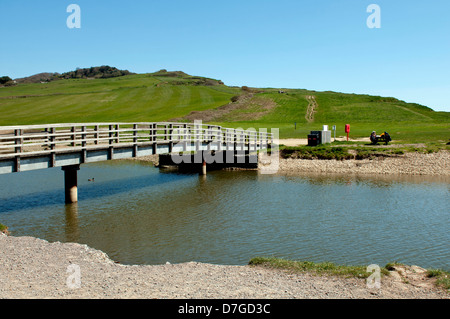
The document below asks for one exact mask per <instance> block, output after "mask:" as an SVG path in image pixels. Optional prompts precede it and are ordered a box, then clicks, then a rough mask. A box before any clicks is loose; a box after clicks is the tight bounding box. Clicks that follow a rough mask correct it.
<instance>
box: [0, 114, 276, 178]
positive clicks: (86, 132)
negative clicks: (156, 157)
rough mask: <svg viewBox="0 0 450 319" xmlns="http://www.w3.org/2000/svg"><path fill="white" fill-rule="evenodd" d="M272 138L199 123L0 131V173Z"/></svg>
mask: <svg viewBox="0 0 450 319" xmlns="http://www.w3.org/2000/svg"><path fill="white" fill-rule="evenodd" d="M272 142H273V134H271V133H267V132H265V131H260V132H257V131H256V130H240V129H230V128H222V127H220V126H214V125H207V124H201V123H169V122H151V123H82V124H48V125H28V126H3V127H0V174H7V173H13V172H20V171H28V170H34V169H44V168H50V167H60V166H69V165H77V164H83V163H90V162H98V161H105V160H113V159H126V158H133V157H140V156H147V155H153V154H167V153H177V152H191V151H221V150H234V151H256V150H259V149H264V148H267V147H268V145H270V144H272Z"/></svg>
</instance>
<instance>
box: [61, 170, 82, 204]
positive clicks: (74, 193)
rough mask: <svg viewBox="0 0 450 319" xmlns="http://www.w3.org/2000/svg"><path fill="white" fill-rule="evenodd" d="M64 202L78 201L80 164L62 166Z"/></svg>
mask: <svg viewBox="0 0 450 319" xmlns="http://www.w3.org/2000/svg"><path fill="white" fill-rule="evenodd" d="M62 170H63V171H64V189H65V199H66V204H72V203H76V202H78V176H77V175H78V171H79V170H80V165H69V166H63V167H62Z"/></svg>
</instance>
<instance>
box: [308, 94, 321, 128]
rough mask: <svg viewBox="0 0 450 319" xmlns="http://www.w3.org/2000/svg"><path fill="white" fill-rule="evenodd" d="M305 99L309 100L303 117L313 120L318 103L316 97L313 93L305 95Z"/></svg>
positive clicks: (309, 120)
mask: <svg viewBox="0 0 450 319" xmlns="http://www.w3.org/2000/svg"><path fill="white" fill-rule="evenodd" d="M305 98H306V100H307V101H308V102H309V104H308V108H307V109H306V115H305V118H306V120H307V121H308V122H313V121H314V113H316V112H317V108H318V107H319V105H318V104H317V101H316V97H315V96H313V95H307V96H306V97H305Z"/></svg>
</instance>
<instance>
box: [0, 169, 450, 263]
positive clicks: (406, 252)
mask: <svg viewBox="0 0 450 319" xmlns="http://www.w3.org/2000/svg"><path fill="white" fill-rule="evenodd" d="M92 177H94V178H95V182H90V181H88V179H90V178H92ZM78 178H79V188H78V191H79V202H78V203H77V204H73V205H64V190H63V185H64V183H63V179H64V178H63V172H62V171H61V169H58V168H55V169H47V170H40V171H32V172H23V173H18V174H7V175H0V223H3V224H5V225H7V226H9V229H10V231H11V232H12V234H13V235H15V236H34V237H39V238H42V239H46V240H48V241H51V242H53V241H61V242H78V243H83V244H87V245H89V246H90V247H93V248H96V249H100V250H102V251H104V252H106V253H107V254H108V255H109V256H110V257H111V258H112V259H113V260H115V261H118V262H120V263H123V264H163V263H166V262H167V261H169V262H171V263H181V262H188V261H199V262H207V263H215V264H235V265H242V264H247V263H248V261H249V260H250V259H251V258H253V257H256V256H275V257H282V258H288V259H296V260H309V261H315V262H321V261H330V262H334V263H338V264H351V265H356V264H357V265H369V264H379V265H380V266H384V265H385V264H386V263H388V262H393V261H398V262H403V263H406V264H415V265H419V266H422V267H426V268H441V269H445V270H450V245H449V242H450V235H449V225H450V214H449V207H450V205H449V204H450V203H449V198H450V197H449V192H450V183H449V180H448V178H447V179H445V178H444V179H436V178H433V179H431V178H426V177H415V178H413V177H403V178H400V177H397V178H394V177H389V178H387V177H356V176H312V175H309V176H307V175H283V174H277V175H261V174H259V173H258V172H257V171H215V172H209V173H208V175H207V176H206V177H202V176H199V175H197V174H177V173H167V172H166V173H164V172H160V171H159V169H157V168H155V167H153V166H152V165H149V164H142V163H138V162H133V161H114V162H104V163H98V164H87V165H83V166H82V167H81V170H80V171H79V172H78Z"/></svg>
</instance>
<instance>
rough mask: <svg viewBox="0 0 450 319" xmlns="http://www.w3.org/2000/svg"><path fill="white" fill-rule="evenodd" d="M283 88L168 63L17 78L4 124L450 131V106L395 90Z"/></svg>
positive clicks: (2, 103)
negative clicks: (228, 80) (105, 73)
mask: <svg viewBox="0 0 450 319" xmlns="http://www.w3.org/2000/svg"><path fill="white" fill-rule="evenodd" d="M283 91H284V92H283V93H280V90H279V89H270V88H267V89H251V88H246V87H243V88H238V87H229V86H226V85H224V84H223V83H222V82H221V81H218V80H214V79H208V78H203V77H195V76H190V75H188V74H185V73H183V72H180V71H177V72H167V71H165V70H161V71H158V72H156V73H150V74H135V75H126V76H120V77H115V78H109V79H65V80H58V81H53V82H48V83H29V84H18V85H16V86H10V87H0V125H19V124H45V123H65V122H72V123H74V122H108V121H113V122H118V121H122V122H127V121H129V122H137V121H141V122H144V121H148V122H151V121H167V120H171V121H192V120H193V119H201V120H203V121H204V122H207V123H213V124H220V125H223V126H228V127H242V128H249V127H253V128H279V129H280V134H281V137H282V138H288V137H296V138H306V135H307V134H308V132H309V131H310V130H318V129H321V128H322V125H323V124H327V125H328V126H329V127H330V128H331V126H332V125H337V128H338V131H337V135H338V136H339V135H344V134H345V133H344V125H345V124H346V123H348V124H350V125H351V133H350V134H351V136H352V137H361V136H369V135H370V132H371V131H372V130H376V131H377V132H382V131H388V132H389V133H390V134H391V135H392V137H393V139H394V141H396V140H403V141H411V142H412V141H414V142H418V141H424V142H426V141H429V140H430V139H432V140H433V141H441V142H447V141H448V140H449V138H450V134H449V116H450V113H449V112H434V111H433V110H432V109H430V108H427V107H425V106H422V105H418V104H411V103H405V102H403V101H400V100H397V99H395V98H386V97H378V96H369V95H357V94H343V93H336V92H316V91H310V90H301V89H298V90H294V89H288V90H283ZM311 101H314V103H312V102H311ZM311 111H312V112H311ZM294 123H297V129H295V128H294Z"/></svg>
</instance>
